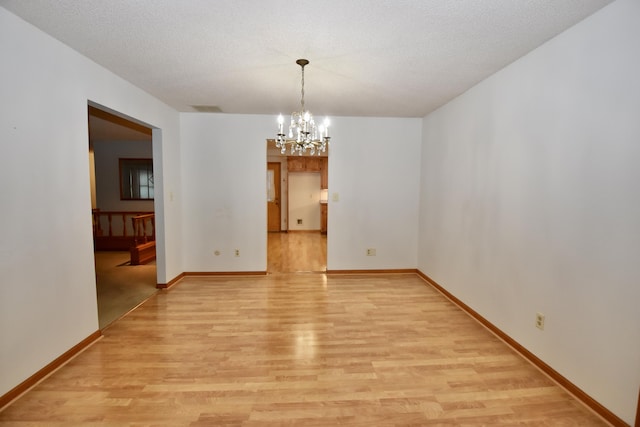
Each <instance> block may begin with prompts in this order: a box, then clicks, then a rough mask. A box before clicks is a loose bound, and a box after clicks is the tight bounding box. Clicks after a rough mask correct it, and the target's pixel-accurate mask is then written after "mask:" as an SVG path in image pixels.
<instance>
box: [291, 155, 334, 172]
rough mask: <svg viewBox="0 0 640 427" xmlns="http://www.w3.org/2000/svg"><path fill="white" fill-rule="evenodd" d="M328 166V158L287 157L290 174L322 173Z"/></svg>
mask: <svg viewBox="0 0 640 427" xmlns="http://www.w3.org/2000/svg"><path fill="white" fill-rule="evenodd" d="M326 165H327V158H326V157H298V156H291V157H287V169H288V170H289V172H322V170H323V169H326Z"/></svg>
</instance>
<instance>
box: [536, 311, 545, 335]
mask: <svg viewBox="0 0 640 427" xmlns="http://www.w3.org/2000/svg"><path fill="white" fill-rule="evenodd" d="M536 328H538V329H540V330H542V331H543V330H544V314H542V313H536Z"/></svg>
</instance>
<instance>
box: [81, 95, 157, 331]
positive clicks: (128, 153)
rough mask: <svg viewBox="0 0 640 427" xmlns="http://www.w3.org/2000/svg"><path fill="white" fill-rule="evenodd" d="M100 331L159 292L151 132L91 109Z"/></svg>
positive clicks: (89, 114) (119, 116)
mask: <svg viewBox="0 0 640 427" xmlns="http://www.w3.org/2000/svg"><path fill="white" fill-rule="evenodd" d="M88 121H89V169H90V183H91V209H92V212H91V215H92V221H93V239H94V262H95V271H96V295H97V300H98V323H99V327H100V329H104V328H105V327H107V326H109V325H110V324H111V323H113V322H114V321H115V320H117V319H119V318H120V317H122V316H124V315H125V314H127V313H128V312H130V311H131V310H132V309H134V308H135V307H137V306H138V305H139V304H141V303H142V302H144V301H145V300H146V299H148V298H149V297H150V296H152V295H153V294H155V293H156V292H157V288H156V284H157V268H156V262H155V207H154V176H153V149H152V129H151V128H149V127H147V126H144V125H142V124H139V123H137V122H135V121H133V120H131V119H129V118H125V117H123V116H121V115H118V114H116V113H112V112H110V111H107V109H106V108H105V109H103V108H100V107H98V106H96V105H95V104H89V105H88Z"/></svg>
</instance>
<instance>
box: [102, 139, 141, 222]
mask: <svg viewBox="0 0 640 427" xmlns="http://www.w3.org/2000/svg"><path fill="white" fill-rule="evenodd" d="M93 147H94V153H95V154H94V156H95V168H96V202H97V207H98V208H99V209H100V210H102V211H126V212H133V211H139V212H153V200H121V199H120V159H121V158H122V159H150V158H152V156H153V151H152V146H151V140H149V141H94V143H93Z"/></svg>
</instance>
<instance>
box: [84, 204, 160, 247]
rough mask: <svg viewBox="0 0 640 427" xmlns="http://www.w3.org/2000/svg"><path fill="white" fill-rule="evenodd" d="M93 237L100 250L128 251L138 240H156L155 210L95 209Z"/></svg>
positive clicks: (145, 241)
mask: <svg viewBox="0 0 640 427" xmlns="http://www.w3.org/2000/svg"><path fill="white" fill-rule="evenodd" d="M92 214H93V238H94V244H95V249H96V250H98V251H128V250H129V249H130V248H131V247H132V246H135V245H136V244H137V243H138V242H143V243H147V242H151V241H155V216H154V214H153V212H126V211H101V210H99V209H94V210H93V211H92Z"/></svg>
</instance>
